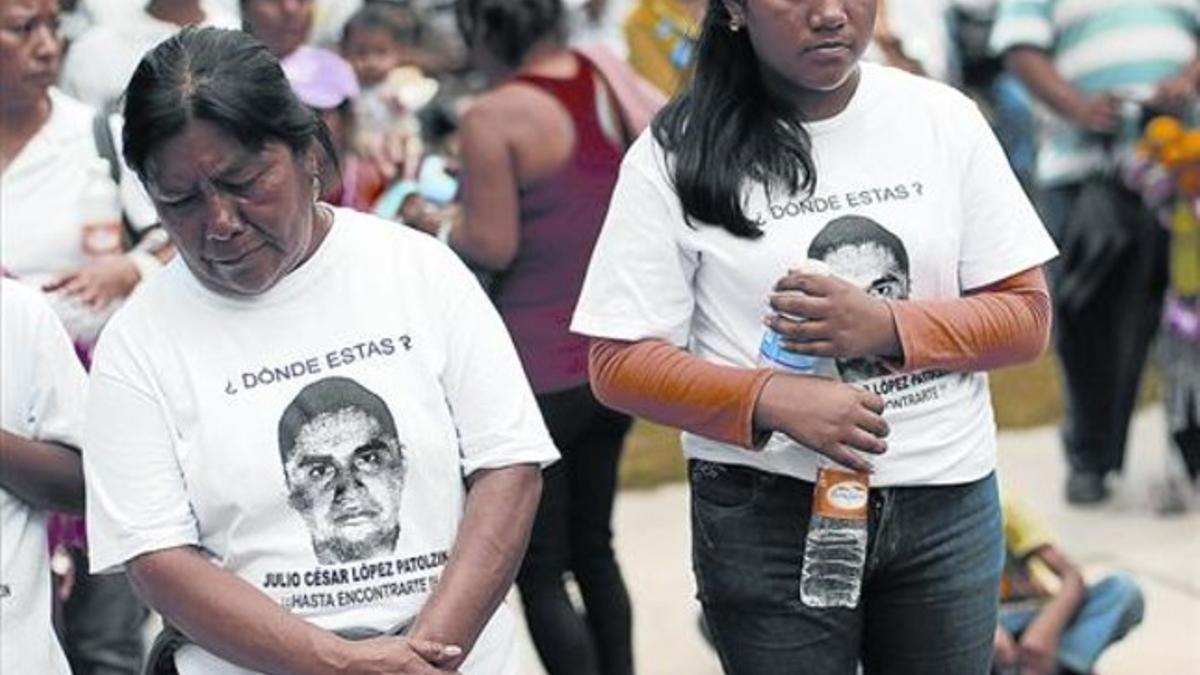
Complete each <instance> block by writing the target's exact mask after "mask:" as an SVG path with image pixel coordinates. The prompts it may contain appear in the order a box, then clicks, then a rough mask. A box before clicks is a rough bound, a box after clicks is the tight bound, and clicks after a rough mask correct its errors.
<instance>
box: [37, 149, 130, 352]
mask: <svg viewBox="0 0 1200 675" xmlns="http://www.w3.org/2000/svg"><path fill="white" fill-rule="evenodd" d="M86 171H87V182H86V183H85V184H84V188H83V190H82V192H80V194H79V201H78V202H76V209H77V211H76V213H77V218H78V221H77V222H78V223H79V233H80V241H79V246H80V248H81V249H82V250H83V253H84V255H85V256H86V257H87V258H89V259H93V258H97V257H100V256H107V255H117V254H119V253H121V248H122V243H123V242H122V236H123V235H124V229H123V228H124V226H123V225H122V222H121V202H120V197H119V195H118V192H117V185H116V183H114V182H113V180H112V177H111V176H110V175H109V172H108V162H106V161H104V160H103V159H99V158H97V159H95V160H94V161H92V162H91V163H89V164H88V165H87V168H86ZM50 278H53V277H50ZM50 278H47V279H46V281H49V280H50ZM45 297H46V300H47V301H49V303H50V306H51V307H53V308H54V312H55V314H57V315H58V318H59V320H60V321H62V323H63V326H64V327H66V329H67V333H69V334H70V335H71V337H72V338H74V339H76V340H80V341H82V342H85V343H92V342H95V341H96V338H97V337H99V335H100V329H101V328H103V327H104V324H105V322H107V321H108V318H109V317H110V316H112V313H113V312H115V311H116V309H117V307H118V306H119V305H120V304H121V303H120V302H112V303H109V304H108V306H107V307H105V308H104V309H103V310H101V311H97V310H95V309H93V308H92V307H91V306H90V305H88V304H86V303H84V302H83V301H82V300H80V299H79V298H78V297H76V296H73V295H68V294H67V293H65V292H63V291H58V292H55V293H50V294H47V295H46V296H45Z"/></svg>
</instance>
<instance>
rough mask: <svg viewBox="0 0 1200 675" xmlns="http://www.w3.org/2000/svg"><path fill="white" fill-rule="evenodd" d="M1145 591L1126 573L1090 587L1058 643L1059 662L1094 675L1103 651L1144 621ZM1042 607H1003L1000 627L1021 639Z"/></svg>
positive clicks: (1001, 608)
mask: <svg viewBox="0 0 1200 675" xmlns="http://www.w3.org/2000/svg"><path fill="white" fill-rule="evenodd" d="M1143 606H1144V605H1143V600H1142V591H1141V589H1139V588H1138V585H1137V584H1136V583H1135V582H1134V581H1133V579H1131V578H1130V577H1129V576H1128V575H1125V574H1114V575H1113V576H1110V577H1105V578H1104V580H1103V581H1101V582H1100V583H1098V584H1095V585H1093V586H1089V587H1088V592H1087V597H1086V598H1085V599H1084V601H1083V606H1082V607H1080V608H1079V612H1078V613H1076V615H1075V619H1074V620H1073V621H1072V622H1071V625H1070V626H1068V627H1067V629H1066V631H1064V632H1063V634H1062V638H1061V639H1060V640H1059V643H1058V663H1059V665H1060V666H1062V667H1063V668H1065V669H1066V670H1068V671H1070V672H1072V673H1081V674H1084V675H1086V673H1090V672H1092V668H1093V667H1095V665H1096V661H1097V660H1098V659H1099V658H1100V654H1101V652H1103V651H1104V650H1105V649H1107V648H1108V646H1109V645H1111V644H1112V643H1114V642H1116V641H1117V640H1120V639H1121V638H1123V637H1125V634H1126V633H1128V632H1129V631H1130V630H1131V629H1132V628H1133V627H1134V626H1136V625H1138V624H1139V623H1141V622H1142V611H1143ZM1040 609H1041V608H1040V607H1031V606H1028V605H1020V606H1005V605H1001V607H1000V625H1001V626H1004V629H1005V630H1007V631H1008V632H1009V633H1011V634H1012V635H1013V637H1014V638H1018V639H1019V638H1020V637H1021V633H1023V632H1025V629H1026V628H1028V627H1029V624H1030V623H1031V622H1032V621H1033V619H1034V617H1036V616H1037V614H1038V611H1039V610H1040Z"/></svg>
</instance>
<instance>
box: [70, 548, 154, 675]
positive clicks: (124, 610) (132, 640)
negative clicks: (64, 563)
mask: <svg viewBox="0 0 1200 675" xmlns="http://www.w3.org/2000/svg"><path fill="white" fill-rule="evenodd" d="M71 557H72V559H73V561H74V563H75V574H76V577H75V587H74V588H73V589H72V590H71V596H70V597H69V598H67V602H66V604H64V605H63V649H64V651H66V653H67V660H68V661H70V663H71V672H73V673H75V675H137V674H138V673H140V672H141V670H142V650H143V649H144V642H145V641H144V640H143V639H142V628H143V626H144V625H145V623H146V619H147V618H148V617H149V616H150V612H149V611H148V610H147V609H146V608H145V606H143V605H142V602H141V601H140V600H138V597H137V596H136V595H134V593H133V587H132V586H131V585H130V584H129V579H128V578H126V576H125V575H124V574H95V575H93V574H89V573H88V558H87V554H86V553H84V552H83V551H79V550H78V549H71Z"/></svg>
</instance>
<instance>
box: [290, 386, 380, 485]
mask: <svg viewBox="0 0 1200 675" xmlns="http://www.w3.org/2000/svg"><path fill="white" fill-rule="evenodd" d="M347 408H353V409H355V410H360V411H362V413H363V414H365V415H366V416H367V417H370V418H371V419H373V420H375V421H376V422H378V423H379V427H380V433H381V435H382V436H384V437H386V438H391V439H394V440H396V441H397V447H399V438H398V435H397V433H396V421H395V420H394V419H393V418H392V412H391V411H390V410H388V407H387V403H385V402H384V400H383V399H382V398H380V397H379V396H378V395H376V394H375V393H374V392H372V391H371V390H370V389H367V388H366V387H364V386H362V385H361V384H359V383H358V382H355V381H354V380H352V379H350V378H348V377H327V378H324V379H321V380H317V381H316V382H313V383H311V384H308V385H306V386H305V387H304V388H303V389H301V390H300V393H298V394H296V398H294V399H292V402H291V403H289V404H288V407H287V408H285V409H284V411H283V415H281V416H280V417H279V431H278V434H279V435H278V438H279V457H280V459H282V460H283V462H284V463H285V464H286V463H287V460H288V458H289V457H291V456H292V452H293V451H294V450H295V447H296V437H297V436H299V435H300V432H301V431H303V430H304V427H305V426H307V425H308V423H309V422H312V421H313V420H315V419H317V418H318V417H320V416H322V415H328V414H332V413H337V412H341V411H343V410H346V409H347Z"/></svg>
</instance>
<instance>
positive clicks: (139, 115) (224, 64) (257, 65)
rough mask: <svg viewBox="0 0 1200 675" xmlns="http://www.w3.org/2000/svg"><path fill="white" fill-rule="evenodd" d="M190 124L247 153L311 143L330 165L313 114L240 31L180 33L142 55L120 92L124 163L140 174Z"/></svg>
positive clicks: (304, 147) (297, 150) (274, 63)
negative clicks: (225, 136)
mask: <svg viewBox="0 0 1200 675" xmlns="http://www.w3.org/2000/svg"><path fill="white" fill-rule="evenodd" d="M195 120H206V121H208V122H211V123H213V124H215V125H217V126H218V127H220V128H221V129H223V130H225V131H226V132H228V133H229V134H231V135H232V136H233V137H234V138H236V139H237V140H238V141H239V142H240V143H242V144H243V145H244V146H246V147H247V148H249V149H251V150H253V151H258V150H261V149H262V147H263V145H264V144H266V143H268V142H270V141H278V142H281V143H283V144H285V145H287V146H288V147H289V148H291V150H292V152H293V153H294V154H296V155H302V154H304V153H305V152H307V151H308V149H309V148H310V147H311V146H312V143H313V140H314V139H315V140H316V141H318V142H319V143H320V145H321V147H322V148H323V149H324V151H325V152H326V153H327V154H328V155H329V158H330V159H331V160H333V164H334V165H335V166H336V165H337V152H336V151H335V150H334V147H333V141H332V140H331V139H330V136H329V129H327V128H326V127H325V123H324V122H322V121H321V118H320V116H319V115H317V114H316V113H315V112H313V111H312V110H311V109H310V108H309V107H308V106H306V105H304V103H302V102H301V101H300V99H298V98H296V94H295V93H294V92H293V91H292V86H291V84H290V83H289V82H288V79H287V77H286V76H285V75H284V73H283V68H282V67H281V66H280V65H279V60H278V59H276V58H275V56H274V55H272V54H271V52H270V51H269V50H268V49H267V46H266V45H264V44H263V43H262V42H260V41H259V40H258V39H257V38H254V37H252V36H250V35H249V34H247V33H244V32H242V31H240V30H226V29H221V28H211V27H210V28H194V27H192V28H184V29H183V30H182V31H180V32H179V33H177V34H176V35H175V36H173V37H171V38H168V39H167V40H165V41H163V42H162V43H161V44H159V45H158V46H157V47H155V48H154V49H153V50H151V51H150V52H149V53H148V54H146V56H144V57H143V58H142V61H141V63H139V64H138V67H137V70H135V71H134V73H133V77H132V78H131V79H130V81H129V87H128V88H127V89H126V92H125V128H124V131H123V133H122V139H123V140H124V155H125V161H126V162H127V163H128V164H129V166H130V167H132V168H133V170H134V171H136V172H137V173H138V174H140V175H143V176H144V175H145V173H146V161H147V160H148V159H149V157H150V154H151V153H152V152H154V151H155V150H156V149H158V148H159V147H161V146H162V144H163V143H166V142H167V141H168V140H170V139H171V138H172V137H174V136H175V135H177V134H179V133H180V132H181V131H183V130H184V128H185V127H187V125H188V124H190V123H191V122H193V121H195Z"/></svg>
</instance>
